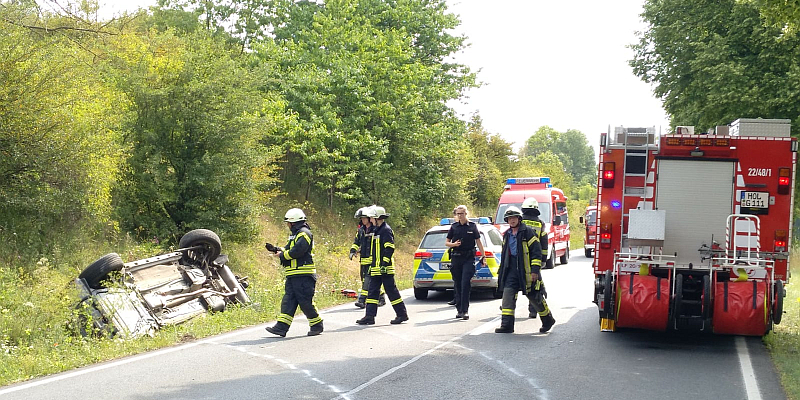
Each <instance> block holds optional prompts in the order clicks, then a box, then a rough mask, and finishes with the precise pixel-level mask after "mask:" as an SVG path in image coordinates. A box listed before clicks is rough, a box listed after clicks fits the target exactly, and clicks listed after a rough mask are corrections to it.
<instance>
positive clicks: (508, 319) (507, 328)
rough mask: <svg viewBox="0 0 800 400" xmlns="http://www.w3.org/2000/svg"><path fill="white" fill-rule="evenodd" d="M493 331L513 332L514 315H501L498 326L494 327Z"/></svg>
mask: <svg viewBox="0 0 800 400" xmlns="http://www.w3.org/2000/svg"><path fill="white" fill-rule="evenodd" d="M494 333H514V316H513V315H503V317H502V319H501V320H500V327H499V328H495V329H494Z"/></svg>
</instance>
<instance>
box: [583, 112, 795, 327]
mask: <svg viewBox="0 0 800 400" xmlns="http://www.w3.org/2000/svg"><path fill="white" fill-rule="evenodd" d="M789 127H790V120H788V119H787V120H776V119H738V120H736V121H734V122H733V123H731V124H730V125H728V126H720V127H717V128H716V130H715V131H713V134H711V133H709V134H700V135H695V134H693V132H692V130H693V128H692V127H678V132H677V133H676V134H669V135H664V136H662V137H660V138H657V137H655V129H654V128H624V127H617V128H616V129H615V131H614V132H613V134H611V135H608V134H602V135H601V143H600V160H599V168H598V172H599V174H598V185H597V186H598V190H597V205H598V210H599V213H598V218H597V226H598V234H597V239H598V240H597V243H596V244H595V251H594V253H595V254H594V273H595V289H594V302H595V303H596V304H597V305H598V308H599V312H600V327H601V330H603V331H614V330H615V329H616V328H618V327H626V328H640V329H650V330H668V329H669V330H695V331H703V332H713V333H717V334H735V335H754V336H761V335H764V334H766V333H767V332H769V331H770V330H771V329H772V326H773V324H778V323H780V321H781V316H782V314H783V298H784V296H785V295H786V292H785V290H784V284H785V283H786V282H787V281H788V279H789V275H788V267H789V265H788V256H789V253H788V246H789V243H791V229H790V225H791V221H792V217H793V216H792V209H793V207H792V204H793V193H794V176H795V163H796V159H797V140H796V139H794V138H791V137H790V136H789Z"/></svg>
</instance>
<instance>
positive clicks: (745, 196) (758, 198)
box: [739, 192, 769, 208]
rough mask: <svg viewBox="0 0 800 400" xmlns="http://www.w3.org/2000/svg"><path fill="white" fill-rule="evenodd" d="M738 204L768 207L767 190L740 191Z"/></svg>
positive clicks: (749, 206)
mask: <svg viewBox="0 0 800 400" xmlns="http://www.w3.org/2000/svg"><path fill="white" fill-rule="evenodd" d="M739 204H741V206H742V207H748V208H769V192H742V195H741V197H740V198H739Z"/></svg>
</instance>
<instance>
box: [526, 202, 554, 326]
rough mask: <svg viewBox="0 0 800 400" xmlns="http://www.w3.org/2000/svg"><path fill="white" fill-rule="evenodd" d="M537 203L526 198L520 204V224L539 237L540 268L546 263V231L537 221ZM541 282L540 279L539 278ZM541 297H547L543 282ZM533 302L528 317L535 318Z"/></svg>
mask: <svg viewBox="0 0 800 400" xmlns="http://www.w3.org/2000/svg"><path fill="white" fill-rule="evenodd" d="M539 215H540V212H539V202H538V201H536V199H534V198H533V197H528V198H527V199H525V201H523V202H522V223H523V224H525V225H527V226H529V227H530V228H532V229H533V230H534V232H536V233H537V234H538V235H539V243H540V244H541V245H542V266H545V265H546V263H547V246H548V242H547V231H545V230H544V222H542V220H541V219H539ZM539 279H540V280H541V277H539ZM540 291H541V292H542V296H544V297H547V292H546V291H545V289H544V282H542V287H541V289H540ZM533 304H534V302H532V301H531V302H528V317H529V318H536V315H537V312H536V307H534V305H533Z"/></svg>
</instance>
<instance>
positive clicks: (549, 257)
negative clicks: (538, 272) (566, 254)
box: [544, 251, 555, 269]
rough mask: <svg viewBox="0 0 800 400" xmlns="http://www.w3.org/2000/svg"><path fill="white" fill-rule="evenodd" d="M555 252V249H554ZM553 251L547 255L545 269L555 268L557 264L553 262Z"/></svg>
mask: <svg viewBox="0 0 800 400" xmlns="http://www.w3.org/2000/svg"><path fill="white" fill-rule="evenodd" d="M553 253H555V251H553ZM553 253H550V254H548V255H547V261H546V262H545V263H544V269H553V268H554V267H555V264H554V263H553V257H555V256H553Z"/></svg>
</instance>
